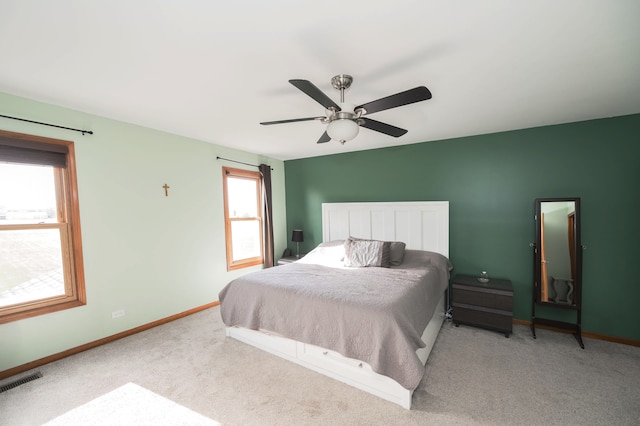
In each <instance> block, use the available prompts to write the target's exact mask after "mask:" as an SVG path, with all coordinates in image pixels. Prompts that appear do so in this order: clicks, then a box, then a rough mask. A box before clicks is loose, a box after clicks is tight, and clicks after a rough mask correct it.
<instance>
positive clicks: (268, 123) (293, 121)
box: [260, 117, 327, 126]
mask: <svg viewBox="0 0 640 426" xmlns="http://www.w3.org/2000/svg"><path fill="white" fill-rule="evenodd" d="M325 118H327V117H305V118H292V119H290V120H278V121H263V122H262V123H260V124H262V125H264V126H268V125H270V124H283V123H295V122H297V121H311V120H324V119H325Z"/></svg>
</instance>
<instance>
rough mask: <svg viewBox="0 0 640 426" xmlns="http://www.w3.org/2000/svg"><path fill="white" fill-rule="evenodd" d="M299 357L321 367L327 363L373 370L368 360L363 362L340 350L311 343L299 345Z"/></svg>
mask: <svg viewBox="0 0 640 426" xmlns="http://www.w3.org/2000/svg"><path fill="white" fill-rule="evenodd" d="M298 357H300V358H301V359H303V360H305V361H307V362H309V363H311V364H315V365H317V366H320V367H322V366H325V365H327V364H332V365H335V366H344V367H348V368H350V369H351V368H358V369H362V370H363V371H372V370H371V367H370V366H369V364H367V363H366V362H362V361H359V360H357V359H353V358H347V357H345V356H343V355H341V354H339V353H338V352H335V351H331V350H328V349H324V348H321V347H318V346H314V345H309V344H301V345H299V347H298Z"/></svg>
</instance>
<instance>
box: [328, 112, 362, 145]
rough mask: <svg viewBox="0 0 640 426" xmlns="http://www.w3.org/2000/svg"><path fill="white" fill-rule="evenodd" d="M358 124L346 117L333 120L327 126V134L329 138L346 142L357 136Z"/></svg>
mask: <svg viewBox="0 0 640 426" xmlns="http://www.w3.org/2000/svg"><path fill="white" fill-rule="evenodd" d="M359 131H360V126H358V123H356V122H355V121H353V120H349V119H346V118H343V119H338V120H333V121H332V122H331V123H329V125H328V126H327V134H328V135H329V137H330V138H331V139H333V140H334V141H338V142H342V143H344V142H348V141H350V140H351V139H353V138H355V137H356V136H358V132H359Z"/></svg>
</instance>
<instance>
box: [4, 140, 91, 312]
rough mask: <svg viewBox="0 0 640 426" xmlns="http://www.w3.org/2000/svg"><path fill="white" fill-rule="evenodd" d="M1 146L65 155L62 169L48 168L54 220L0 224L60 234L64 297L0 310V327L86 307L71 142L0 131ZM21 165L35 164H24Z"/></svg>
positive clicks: (18, 228) (50, 298)
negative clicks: (44, 149)
mask: <svg viewBox="0 0 640 426" xmlns="http://www.w3.org/2000/svg"><path fill="white" fill-rule="evenodd" d="M3 143H7V144H9V145H11V144H13V145H14V146H17V147H20V146H25V147H27V149H30V147H32V146H34V144H35V145H38V144H45V145H47V146H51V147H52V149H53V150H54V151H55V150H56V147H60V148H64V149H63V151H65V152H66V154H65V157H66V167H57V166H52V167H53V170H54V182H55V191H56V210H57V217H58V221H57V222H56V223H46V224H19V225H17V224H16V225H0V232H2V230H20V229H58V230H59V231H60V245H61V249H62V264H63V276H64V289H65V294H64V295H60V296H54V297H47V298H42V299H37V300H32V301H28V302H23V303H18V304H14V305H9V306H4V307H0V324H3V323H7V322H11V321H17V320H21V319H25V318H30V317H35V316H38V315H44V314H48V313H51V312H56V311H61V310H64V309H70V308H75V307H77V306H83V305H86V303H87V298H86V290H85V279H84V261H83V256H82V237H81V232H80V206H79V198H78V183H77V181H78V179H77V173H76V160H75V149H74V144H73V142H71V141H65V140H60V139H51V138H45V137H41V136H33V135H26V134H22V133H14V132H8V131H3V130H0V145H1V144H3ZM23 163H24V164H27V165H28V164H37V163H36V162H28V161H24V162H23Z"/></svg>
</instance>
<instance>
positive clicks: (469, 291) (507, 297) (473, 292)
mask: <svg viewBox="0 0 640 426" xmlns="http://www.w3.org/2000/svg"><path fill="white" fill-rule="evenodd" d="M452 287H453V300H454V301H455V302H456V303H464V304H468V305H478V306H485V307H487V308H493V309H499V310H502V311H508V312H511V310H512V309H513V297H512V293H508V292H505V291H502V290H493V289H487V288H474V287H468V286H465V285H457V284H456V283H454V284H453V285H452Z"/></svg>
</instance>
